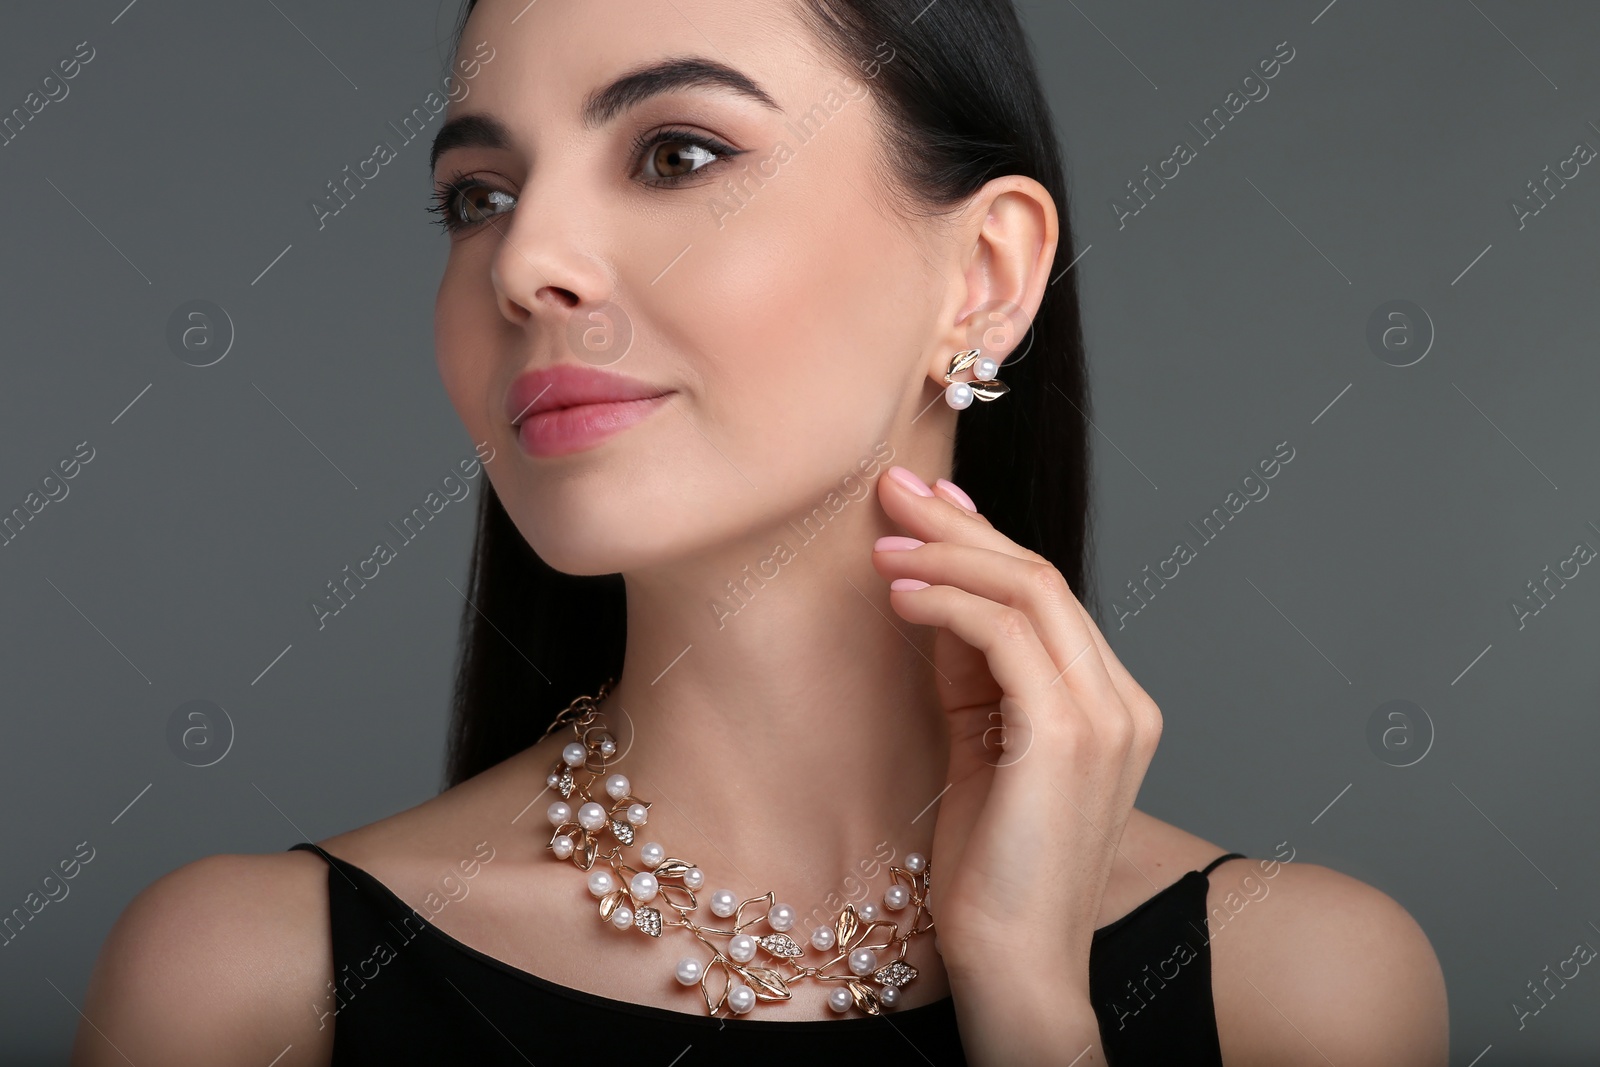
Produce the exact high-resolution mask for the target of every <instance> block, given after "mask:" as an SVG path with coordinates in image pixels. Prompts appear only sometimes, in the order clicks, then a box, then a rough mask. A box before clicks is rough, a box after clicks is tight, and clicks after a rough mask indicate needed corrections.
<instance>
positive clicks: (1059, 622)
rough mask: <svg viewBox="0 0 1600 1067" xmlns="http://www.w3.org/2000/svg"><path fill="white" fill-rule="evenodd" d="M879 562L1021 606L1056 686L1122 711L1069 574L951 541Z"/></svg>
mask: <svg viewBox="0 0 1600 1067" xmlns="http://www.w3.org/2000/svg"><path fill="white" fill-rule="evenodd" d="M872 564H873V566H874V567H875V568H876V569H877V571H878V573H879V574H881V575H882V576H883V577H884V578H886V579H888V580H890V581H893V580H894V579H896V578H916V579H919V580H921V581H924V582H927V583H928V584H929V585H936V584H943V585H953V586H957V587H958V588H961V589H964V590H966V591H967V592H969V593H974V594H976V595H977V596H980V597H983V598H985V599H987V600H991V601H994V602H996V603H999V604H1004V605H1007V606H1009V607H1013V608H1018V609H1021V610H1022V611H1023V612H1025V613H1026V614H1027V616H1028V618H1029V621H1030V622H1031V624H1032V626H1033V629H1034V632H1035V634H1037V636H1038V638H1039V640H1040V641H1041V642H1042V643H1043V645H1044V648H1045V651H1046V653H1047V654H1048V655H1049V657H1050V659H1051V661H1052V662H1053V663H1054V664H1055V670H1054V671H1052V672H1051V677H1050V679H1049V681H1050V684H1051V685H1059V684H1061V683H1062V682H1063V681H1065V684H1066V685H1067V686H1068V687H1070V688H1072V689H1073V690H1074V691H1075V692H1077V693H1078V694H1079V695H1080V696H1081V697H1082V698H1083V700H1084V702H1085V705H1086V708H1087V709H1088V714H1089V715H1090V716H1091V718H1093V719H1095V720H1099V719H1101V718H1103V717H1121V716H1124V715H1125V714H1126V713H1125V712H1124V711H1123V710H1122V694H1121V692H1120V691H1119V690H1118V688H1117V686H1116V685H1115V684H1113V680H1112V677H1111V675H1110V674H1109V673H1108V672H1107V670H1106V665H1105V664H1104V663H1103V662H1101V657H1100V653H1099V651H1098V649H1097V648H1096V645H1095V641H1094V638H1093V636H1092V635H1091V633H1090V631H1089V625H1088V620H1086V615H1087V613H1086V612H1084V611H1083V610H1082V607H1081V605H1080V604H1079V603H1078V600H1077V598H1076V597H1074V596H1073V595H1072V591H1071V590H1070V589H1069V588H1067V583H1066V580H1065V579H1063V578H1062V577H1061V573H1060V572H1059V571H1057V570H1056V569H1055V568H1054V567H1052V566H1051V565H1050V564H1048V563H1042V562H1041V563H1035V562H1033V561H1031V560H1025V559H1018V558H1017V557H1015V556H1010V555H1006V554H1005V553H1003V552H995V551H991V550H989V549H987V548H975V547H973V546H971V545H965V544H957V543H954V542H950V541H935V542H931V543H929V544H925V545H922V546H920V547H918V548H912V549H899V550H885V551H874V552H873V553H872ZM1108 728H1112V729H1115V728H1121V727H1120V726H1118V725H1117V724H1111V726H1108V725H1107V724H1104V723H1102V724H1100V725H1099V729H1100V730H1101V731H1102V732H1104V731H1105V730H1107V729H1108Z"/></svg>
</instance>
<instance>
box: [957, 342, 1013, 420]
mask: <svg viewBox="0 0 1600 1067" xmlns="http://www.w3.org/2000/svg"><path fill="white" fill-rule="evenodd" d="M982 351H983V349H981V348H969V349H967V350H966V351H965V352H957V353H956V354H955V355H954V356H951V357H950V369H949V370H947V371H945V372H944V380H945V381H946V382H948V383H949V385H948V386H946V388H945V391H944V402H945V403H946V404H949V405H950V406H951V407H953V408H955V409H956V410H957V411H961V410H962V409H964V408H969V407H971V406H972V401H973V399H974V398H977V399H978V400H998V399H999V398H1000V397H1002V396H1005V395H1006V394H1007V393H1009V392H1010V391H1011V387H1010V386H1009V385H1007V384H1006V383H1005V382H1002V381H999V380H997V379H996V378H995V375H996V374H999V373H1000V364H998V363H996V362H995V361H994V360H993V359H990V358H989V357H988V356H980V355H979V353H981V352H982ZM968 367H971V368H972V373H973V376H974V377H975V378H976V379H977V380H976V381H973V382H958V381H956V380H955V376H956V375H957V374H959V373H961V372H962V371H964V370H966V369H967V368H968Z"/></svg>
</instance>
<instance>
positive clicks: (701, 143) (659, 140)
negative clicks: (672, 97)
mask: <svg viewBox="0 0 1600 1067" xmlns="http://www.w3.org/2000/svg"><path fill="white" fill-rule="evenodd" d="M667 142H672V143H676V144H688V145H694V146H695V147H697V148H703V149H705V150H706V151H707V152H710V153H711V154H712V155H714V156H716V157H717V158H716V159H714V160H712V161H711V162H709V163H705V164H703V165H701V166H698V167H696V168H694V169H693V170H691V171H689V172H688V173H686V174H674V175H668V176H666V177H662V178H650V179H647V183H648V184H650V185H654V186H657V187H660V188H671V187H673V186H675V185H678V184H680V183H682V182H683V181H685V180H686V179H688V178H691V177H693V176H695V175H697V174H700V173H702V172H704V171H706V170H709V169H710V168H712V167H715V166H717V165H718V164H720V163H726V162H727V161H728V160H730V159H731V158H733V157H734V156H737V155H740V154H741V153H740V152H739V150H738V149H735V148H730V147H729V146H728V145H725V144H723V143H722V142H721V141H718V140H717V139H716V138H713V137H706V136H703V135H701V134H697V133H691V132H689V131H688V130H677V129H671V128H668V129H664V130H656V131H654V132H653V133H647V134H641V135H640V136H639V137H637V138H635V139H634V142H633V145H632V154H633V158H635V159H640V157H642V156H643V155H644V154H645V153H646V152H650V151H653V150H654V149H655V148H656V147H657V146H659V145H661V144H665V143H667ZM641 162H642V159H641ZM477 189H483V190H488V191H491V192H494V191H496V190H495V189H494V187H493V186H491V185H488V184H487V183H485V182H482V181H479V180H478V179H476V178H469V177H467V176H466V175H464V174H462V173H461V172H460V171H456V172H455V173H454V174H452V175H451V176H450V177H449V178H448V179H447V180H445V181H443V182H440V183H438V185H436V186H435V187H434V193H433V198H432V203H431V204H430V205H429V206H428V209H427V210H428V211H429V212H430V213H431V214H434V215H437V216H439V217H438V218H437V219H435V220H433V222H434V224H435V225H437V226H440V227H442V228H443V229H444V230H445V232H446V233H452V234H453V233H456V232H458V231H461V230H465V229H469V228H471V227H473V226H476V225H477V223H476V222H463V221H462V220H461V216H460V212H459V211H458V210H457V208H458V202H457V201H458V198H459V197H461V196H463V195H465V194H466V193H468V192H471V191H473V190H477ZM490 217H493V216H490Z"/></svg>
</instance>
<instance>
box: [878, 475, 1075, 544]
mask: <svg viewBox="0 0 1600 1067" xmlns="http://www.w3.org/2000/svg"><path fill="white" fill-rule="evenodd" d="M901 472H904V474H905V475H910V477H911V478H912V479H913V480H915V481H916V482H918V483H921V484H922V485H923V487H924V488H927V486H926V483H922V480H921V479H920V478H917V477H916V476H915V475H914V474H911V472H909V471H906V469H905V468H904V467H890V468H889V473H888V474H887V475H885V476H884V477H882V478H879V479H878V501H879V503H881V504H882V505H883V510H884V512H885V513H886V514H887V515H888V516H889V517H890V518H891V519H893V520H894V521H895V522H897V523H899V524H900V525H901V526H902V527H904V528H905V529H906V531H907V532H908V533H910V534H911V536H912V537H915V538H917V539H918V540H922V541H959V542H961V543H963V544H969V545H977V546H979V547H981V548H988V549H992V550H993V551H996V552H1004V553H1006V554H1007V555H1011V556H1016V557H1018V558H1020V559H1032V560H1037V561H1040V562H1043V561H1044V557H1043V556H1041V555H1039V554H1038V553H1037V552H1031V551H1029V550H1028V549H1026V548H1023V547H1022V546H1021V545H1019V544H1017V543H1016V542H1015V541H1013V540H1011V538H1009V537H1007V536H1006V535H1005V534H1003V533H1001V532H1000V531H999V530H996V529H995V528H994V526H993V525H991V524H990V522H989V520H988V519H986V518H984V517H983V516H982V515H979V514H977V513H976V512H972V511H968V510H967V509H966V508H964V507H962V506H961V505H960V504H957V503H953V502H952V500H951V499H949V498H948V497H946V496H941V495H938V494H939V493H946V492H947V490H945V489H944V488H943V487H942V486H941V487H939V488H938V490H936V491H935V490H932V489H930V490H929V491H930V492H934V493H935V495H933V496H923V495H922V494H921V493H919V492H917V491H916V490H915V489H912V488H911V487H910V486H909V485H907V484H906V481H905V480H904V478H903V477H902V474H901Z"/></svg>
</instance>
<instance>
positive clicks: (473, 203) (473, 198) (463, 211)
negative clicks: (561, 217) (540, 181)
mask: <svg viewBox="0 0 1600 1067" xmlns="http://www.w3.org/2000/svg"><path fill="white" fill-rule="evenodd" d="M516 203H517V198H516V197H514V196H512V195H511V194H510V193H507V192H505V191H503V190H500V189H496V188H494V187H493V186H490V185H487V184H485V183H484V182H481V181H479V180H477V179H476V178H468V177H465V176H463V175H462V174H461V173H460V172H459V171H458V172H456V173H455V174H453V175H452V176H451V177H450V178H449V180H447V181H443V182H440V183H439V185H438V186H437V187H436V188H435V189H434V194H433V204H432V205H431V206H430V207H429V208H428V210H429V211H430V212H432V213H433V214H435V215H438V216H439V217H438V219H436V220H435V222H436V223H437V224H438V225H440V226H443V227H444V229H445V231H446V232H447V233H455V232H456V231H458V230H464V229H467V228H469V227H471V226H475V225H477V224H478V223H480V222H484V221H487V220H488V219H491V218H493V217H494V216H496V215H500V214H503V213H504V211H509V210H510V209H511V208H513V207H515V206H516ZM502 209H504V210H502Z"/></svg>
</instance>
